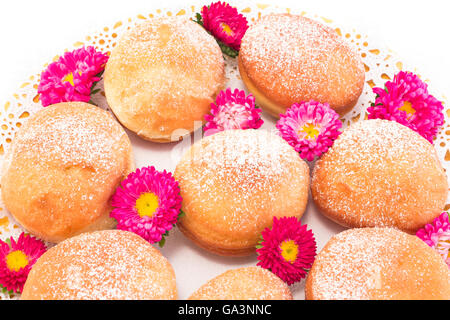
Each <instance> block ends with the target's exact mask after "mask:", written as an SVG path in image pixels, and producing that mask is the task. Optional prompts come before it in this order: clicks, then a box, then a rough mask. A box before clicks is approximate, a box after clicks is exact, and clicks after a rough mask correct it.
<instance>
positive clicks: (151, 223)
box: [110, 167, 182, 246]
mask: <svg viewBox="0 0 450 320" xmlns="http://www.w3.org/2000/svg"><path fill="white" fill-rule="evenodd" d="M181 200H182V199H181V196H180V188H179V187H178V182H177V181H175V179H174V178H173V176H172V174H171V173H168V172H166V171H165V170H164V171H162V172H160V171H156V169H155V168H154V167H146V168H142V169H137V170H136V172H133V173H131V174H129V175H128V177H127V178H126V179H125V180H124V181H122V183H121V185H120V187H118V188H117V190H116V193H115V194H114V195H113V197H112V201H111V204H112V206H113V208H114V209H113V210H112V211H111V214H110V215H111V217H112V218H114V219H116V220H117V229H121V230H126V231H131V232H134V233H136V234H138V235H139V236H141V237H142V238H144V239H145V240H147V241H148V242H150V243H156V242H159V244H160V245H161V246H162V245H164V241H165V236H167V235H168V232H169V230H171V229H172V227H173V225H174V224H176V223H177V220H178V215H179V213H180V210H181Z"/></svg>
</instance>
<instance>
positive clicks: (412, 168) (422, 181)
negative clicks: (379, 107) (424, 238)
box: [311, 120, 448, 233]
mask: <svg viewBox="0 0 450 320" xmlns="http://www.w3.org/2000/svg"><path fill="white" fill-rule="evenodd" d="M311 191H312V197H313V199H314V202H315V203H316V205H317V207H318V208H319V210H320V211H321V212H322V213H323V214H324V215H326V216H327V217H329V218H330V219H331V220H334V221H335V222H337V223H339V224H341V225H343V226H346V227H350V228H356V227H396V228H398V229H400V230H403V231H405V232H408V233H414V232H416V231H417V230H418V229H420V228H422V227H423V226H424V225H425V224H427V223H431V222H432V221H433V220H434V218H436V217H437V216H438V215H439V214H440V213H441V212H442V210H443V208H444V206H445V203H446V200H447V192H448V183H447V177H446V175H445V172H444V170H443V168H442V166H441V163H440V162H439V159H438V157H437V154H436V151H435V150H434V148H433V146H432V145H431V144H430V143H429V142H428V141H427V140H425V139H424V138H423V137H421V136H420V135H419V134H418V133H416V132H414V131H412V130H411V129H409V128H407V127H405V126H403V125H401V124H399V123H397V122H394V121H388V120H366V121H362V122H359V123H354V124H352V125H351V126H350V127H348V128H347V129H345V130H344V132H343V133H342V134H341V135H340V136H339V138H338V139H337V140H336V141H335V142H334V145H333V147H332V148H331V149H330V150H329V151H328V152H327V153H326V154H324V155H323V156H322V158H321V159H320V160H319V161H317V163H316V165H315V167H314V170H313V175H312V182H311Z"/></svg>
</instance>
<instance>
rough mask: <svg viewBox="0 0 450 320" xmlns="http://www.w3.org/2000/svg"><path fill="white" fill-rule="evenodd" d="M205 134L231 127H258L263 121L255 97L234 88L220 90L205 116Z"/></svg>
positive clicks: (230, 128) (231, 128)
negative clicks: (209, 111) (209, 112)
mask: <svg viewBox="0 0 450 320" xmlns="http://www.w3.org/2000/svg"><path fill="white" fill-rule="evenodd" d="M205 120H206V125H205V128H204V130H205V136H209V135H212V134H214V133H217V132H220V131H224V130H233V129H244V130H245V129H258V128H260V127H261V126H262V124H263V123H264V121H263V120H262V119H261V109H259V108H257V107H256V105H255V98H254V97H253V96H252V95H251V94H250V95H248V96H246V95H245V92H244V91H242V90H239V89H235V90H234V92H232V91H231V89H227V90H226V91H221V92H220V93H219V95H218V96H217V98H216V103H212V104H211V114H207V115H206V116H205Z"/></svg>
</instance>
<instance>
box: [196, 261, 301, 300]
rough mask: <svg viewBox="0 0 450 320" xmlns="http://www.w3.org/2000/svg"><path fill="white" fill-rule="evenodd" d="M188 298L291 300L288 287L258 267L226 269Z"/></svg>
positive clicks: (270, 273)
mask: <svg viewBox="0 0 450 320" xmlns="http://www.w3.org/2000/svg"><path fill="white" fill-rule="evenodd" d="M189 300H292V293H291V291H290V290H289V287H288V286H287V284H286V283H284V282H283V281H282V280H281V279H280V278H278V277H277V276H276V275H274V274H273V273H272V272H270V271H268V270H266V269H263V268H260V267H248V268H240V269H234V270H228V271H226V272H224V273H222V274H221V275H219V276H217V277H215V278H214V279H211V280H209V281H208V282H207V283H205V284H204V285H203V286H201V287H200V288H199V289H198V290H197V291H195V292H194V293H193V294H192V295H191V296H190V297H189Z"/></svg>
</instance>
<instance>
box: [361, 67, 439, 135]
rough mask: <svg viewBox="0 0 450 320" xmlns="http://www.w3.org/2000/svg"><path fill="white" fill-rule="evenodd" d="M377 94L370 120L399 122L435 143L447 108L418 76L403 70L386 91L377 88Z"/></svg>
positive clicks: (388, 85) (387, 83)
mask: <svg viewBox="0 0 450 320" xmlns="http://www.w3.org/2000/svg"><path fill="white" fill-rule="evenodd" d="M373 92H374V93H375V94H376V95H377V97H376V100H375V103H374V104H373V105H372V106H371V107H369V108H368V109H367V112H368V113H369V119H386V120H391V121H397V122H398V123H401V124H403V125H405V126H407V127H408V128H410V129H412V130H414V131H416V132H418V133H419V134H420V135H421V136H422V137H424V138H425V139H427V140H428V141H430V142H431V143H433V139H434V138H435V137H436V135H437V133H438V129H439V127H440V126H442V125H443V123H444V114H443V109H444V107H443V105H442V102H440V101H439V100H437V99H436V98H435V97H433V96H432V95H431V94H429V93H428V89H427V84H426V83H425V82H423V81H422V80H420V78H419V77H418V76H417V75H415V74H413V73H411V72H404V71H401V72H400V73H398V74H397V75H396V76H395V77H394V80H393V81H388V82H386V87H385V88H373Z"/></svg>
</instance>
